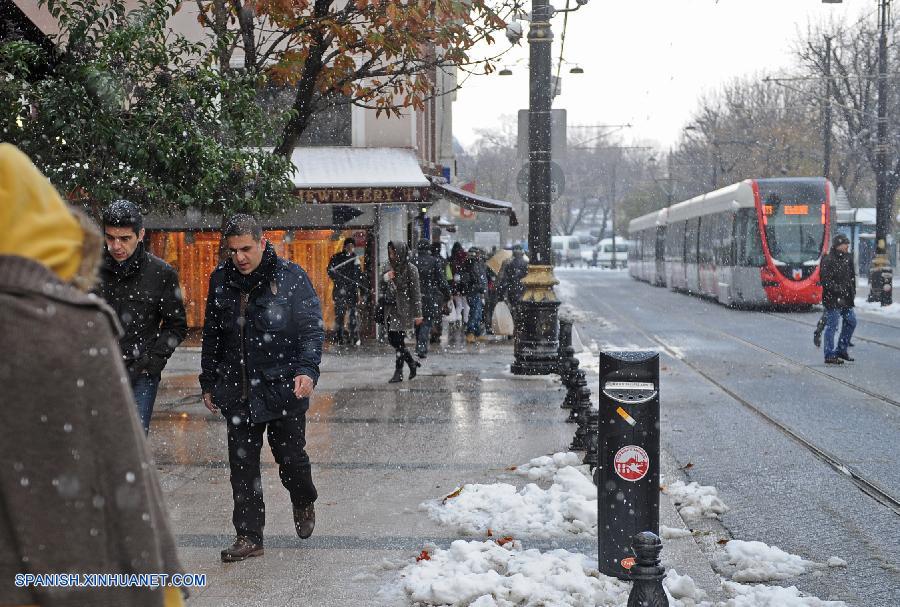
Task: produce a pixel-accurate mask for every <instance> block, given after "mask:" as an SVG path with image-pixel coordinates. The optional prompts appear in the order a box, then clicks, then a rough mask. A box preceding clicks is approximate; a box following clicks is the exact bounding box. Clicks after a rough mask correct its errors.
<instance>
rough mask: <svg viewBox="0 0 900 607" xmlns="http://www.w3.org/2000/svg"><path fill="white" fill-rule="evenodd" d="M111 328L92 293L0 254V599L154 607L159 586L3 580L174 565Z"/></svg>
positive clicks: (53, 606)
mask: <svg viewBox="0 0 900 607" xmlns="http://www.w3.org/2000/svg"><path fill="white" fill-rule="evenodd" d="M41 225H44V226H45V225H46V224H41ZM44 229H45V230H46V227H45V228H44ZM94 242H95V244H96V246H97V248H98V250H99V247H100V246H101V243H100V240H99V237H97V238H96V240H95V241H94ZM118 332H119V327H118V321H117V320H116V317H115V315H114V313H113V311H112V310H111V309H110V308H109V307H108V306H107V305H106V304H105V303H103V302H102V301H101V300H100V299H98V298H97V297H94V296H92V295H87V294H85V293H82V292H80V291H77V290H76V289H74V288H72V287H71V286H69V285H68V284H64V283H63V282H61V281H60V280H59V278H58V277H57V276H56V275H55V274H54V273H53V272H51V271H50V270H49V269H48V268H47V267H45V266H44V265H42V264H40V263H38V262H36V261H33V260H31V259H25V258H23V257H15V256H7V255H0V343H2V347H3V351H4V352H5V353H7V355H5V356H4V357H3V359H2V362H0V377H2V378H3V396H2V397H0V400H2V403H3V406H2V407H0V462H2V465H0V605H38V604H39V605H42V606H44V607H82V606H84V605H110V606H112V605H129V606H132V607H162V606H163V592H162V591H161V590H159V589H157V590H151V589H149V588H112V587H111V588H91V589H73V588H56V589H54V588H38V587H28V588H16V587H15V586H14V584H13V578H14V575H15V574H16V573H26V572H27V573H34V574H50V573H67V572H73V571H74V572H90V573H124V574H130V573H167V574H170V575H171V574H174V573H180V572H181V571H182V569H181V566H180V565H179V563H178V556H177V554H176V550H175V542H174V540H173V537H172V533H171V530H170V527H169V519H168V515H167V513H166V509H165V503H164V501H163V497H162V491H161V489H160V486H159V480H158V478H157V474H156V466H155V465H154V464H153V460H152V458H151V456H150V452H149V449H148V446H147V442H146V440H145V439H144V431H143V429H142V428H141V425H140V422H139V420H138V417H137V408H136V407H135V404H134V399H133V397H132V393H131V389H130V388H129V386H128V380H127V374H126V371H125V367H124V366H123V364H122V358H121V356H119V351H118V345H117V343H116V338H117V337H118ZM123 380H124V381H123Z"/></svg>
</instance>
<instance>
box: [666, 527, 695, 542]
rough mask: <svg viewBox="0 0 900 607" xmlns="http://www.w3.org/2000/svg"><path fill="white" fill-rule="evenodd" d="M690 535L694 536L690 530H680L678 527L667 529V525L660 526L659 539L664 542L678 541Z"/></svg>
mask: <svg viewBox="0 0 900 607" xmlns="http://www.w3.org/2000/svg"><path fill="white" fill-rule="evenodd" d="M690 535H692V533H691V530H690V529H678V528H676V527H666V526H665V525H660V526H659V537H661V538H662V539H664V540H677V539H678V538H682V537H689V536H690Z"/></svg>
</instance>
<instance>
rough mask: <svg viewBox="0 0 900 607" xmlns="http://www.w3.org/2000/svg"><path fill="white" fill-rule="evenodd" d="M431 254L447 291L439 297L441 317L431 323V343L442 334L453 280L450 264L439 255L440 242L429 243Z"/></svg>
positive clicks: (438, 341)
mask: <svg viewBox="0 0 900 607" xmlns="http://www.w3.org/2000/svg"><path fill="white" fill-rule="evenodd" d="M431 256H432V257H434V258H435V260H437V262H438V264H440V267H441V273H442V275H443V276H444V284H446V285H447V292H446V294H445V295H443V296H442V298H441V318H439V319H438V320H437V322H435V323H433V324H432V325H431V339H430V340H429V341H430V342H431V343H433V344H439V343H441V335H443V334H444V318H443V317H444V315H446V314H447V313H448V305H447V304H448V303H449V302H450V300H451V297H452V296H451V294H450V283H451V282H452V281H453V272H452V271H451V270H450V265H449V264H448V263H447V260H446V259H444V256H443V255H441V243H439V242H433V243H431Z"/></svg>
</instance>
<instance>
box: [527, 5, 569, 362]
mask: <svg viewBox="0 0 900 607" xmlns="http://www.w3.org/2000/svg"><path fill="white" fill-rule="evenodd" d="M586 2H587V0H576V3H577V6H576V7H575V8H573V9H566V10H564V11H563V10H559V11H557V10H556V9H554V8H553V7H552V6H550V2H549V0H532V3H531V25H530V27H529V28H528V47H529V60H528V65H529V86H528V89H529V92H528V100H529V102H528V160H529V167H530V168H529V178H528V256H529V259H530V263H529V265H528V274H527V275H526V276H525V278H524V279H523V280H522V284H523V285H524V287H525V293H524V295H523V296H522V303H521V313H520V314H518V315H517V316H518V318H517V323H516V325H517V326H516V340H515V361H514V362H513V364H512V365H511V366H510V370H511V371H512V372H513V373H514V374H516V375H548V374H550V373H555V372H556V371H557V369H558V366H559V365H558V358H559V315H558V312H559V299H557V297H556V293H554V292H553V286H554V285H556V284H559V281H558V280H556V277H555V276H554V275H553V265H552V261H551V253H552V251H551V247H550V202H551V192H550V163H551V151H550V108H551V103H552V99H553V93H554V89H555V87H553V86H552V81H551V77H550V76H551V72H552V69H553V66H552V56H551V50H552V45H553V31H552V30H551V28H550V19H551V17H553V15H554V14H556V13H559V12H572V11H575V10H578V9H579V8H581V7H582V6H583V5H584V4H585V3H586Z"/></svg>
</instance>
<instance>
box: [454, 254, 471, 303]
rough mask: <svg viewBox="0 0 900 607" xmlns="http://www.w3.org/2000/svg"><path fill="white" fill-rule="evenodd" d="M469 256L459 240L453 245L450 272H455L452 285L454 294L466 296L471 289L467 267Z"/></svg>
mask: <svg viewBox="0 0 900 607" xmlns="http://www.w3.org/2000/svg"><path fill="white" fill-rule="evenodd" d="M468 257H469V256H468V255H467V254H466V251H465V249H463V247H462V245H461V244H459V243H458V242H457V243H456V244H454V245H453V249H452V250H451V252H450V272H451V273H452V274H453V283H452V284H451V285H450V290H451V291H452V292H453V294H454V295H463V296H465V295H468V294H469V291H470V290H471V285H470V284H469V282H468V278H469V275H468V271H467V269H466V266H467V265H468Z"/></svg>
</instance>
